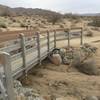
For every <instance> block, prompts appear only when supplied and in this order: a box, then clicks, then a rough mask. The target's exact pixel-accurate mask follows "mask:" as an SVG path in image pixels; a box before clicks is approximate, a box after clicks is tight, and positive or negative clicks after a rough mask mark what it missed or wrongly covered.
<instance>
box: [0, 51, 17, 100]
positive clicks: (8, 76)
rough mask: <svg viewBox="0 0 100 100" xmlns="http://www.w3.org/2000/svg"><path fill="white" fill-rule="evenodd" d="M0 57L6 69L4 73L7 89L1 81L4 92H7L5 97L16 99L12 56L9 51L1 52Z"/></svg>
mask: <svg viewBox="0 0 100 100" xmlns="http://www.w3.org/2000/svg"><path fill="white" fill-rule="evenodd" d="M0 58H1V63H2V65H3V69H4V75H5V86H4V87H5V90H4V87H3V86H2V85H4V83H3V84H2V83H0V86H1V88H2V89H3V91H2V93H3V92H6V94H5V95H3V96H5V97H4V98H3V99H4V100H5V99H6V100H16V99H15V93H14V84H13V77H12V70H11V57H10V55H9V54H8V53H5V52H0Z"/></svg>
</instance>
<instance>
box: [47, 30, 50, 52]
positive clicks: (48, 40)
mask: <svg viewBox="0 0 100 100" xmlns="http://www.w3.org/2000/svg"><path fill="white" fill-rule="evenodd" d="M47 46H48V53H49V52H50V34H49V31H47Z"/></svg>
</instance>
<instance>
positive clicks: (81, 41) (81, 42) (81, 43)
mask: <svg viewBox="0 0 100 100" xmlns="http://www.w3.org/2000/svg"><path fill="white" fill-rule="evenodd" d="M80 38H81V40H80V45H83V28H81V37H80Z"/></svg>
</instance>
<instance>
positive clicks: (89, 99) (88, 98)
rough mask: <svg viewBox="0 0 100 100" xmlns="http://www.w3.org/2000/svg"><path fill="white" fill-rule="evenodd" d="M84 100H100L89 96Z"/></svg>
mask: <svg viewBox="0 0 100 100" xmlns="http://www.w3.org/2000/svg"><path fill="white" fill-rule="evenodd" d="M84 100H98V98H97V97H96V96H87V97H86V98H85V99H84Z"/></svg>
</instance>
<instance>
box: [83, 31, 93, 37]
mask: <svg viewBox="0 0 100 100" xmlns="http://www.w3.org/2000/svg"><path fill="white" fill-rule="evenodd" d="M85 36H87V37H93V33H92V32H91V31H88V32H87V34H85Z"/></svg>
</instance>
